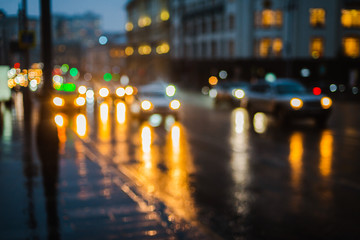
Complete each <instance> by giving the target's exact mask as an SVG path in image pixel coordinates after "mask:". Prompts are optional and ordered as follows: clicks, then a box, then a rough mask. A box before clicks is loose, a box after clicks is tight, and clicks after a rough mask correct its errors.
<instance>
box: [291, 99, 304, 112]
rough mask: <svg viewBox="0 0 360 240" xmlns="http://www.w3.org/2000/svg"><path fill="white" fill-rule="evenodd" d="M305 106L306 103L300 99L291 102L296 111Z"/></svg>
mask: <svg viewBox="0 0 360 240" xmlns="http://www.w3.org/2000/svg"><path fill="white" fill-rule="evenodd" d="M303 104H304V103H303V101H302V100H301V99H300V98H292V99H291V100H290V106H291V107H292V108H293V109H295V110H298V109H300V108H302V106H303Z"/></svg>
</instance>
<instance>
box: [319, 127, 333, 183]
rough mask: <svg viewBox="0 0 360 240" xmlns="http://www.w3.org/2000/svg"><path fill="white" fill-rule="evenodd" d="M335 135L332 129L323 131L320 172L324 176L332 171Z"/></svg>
mask: <svg viewBox="0 0 360 240" xmlns="http://www.w3.org/2000/svg"><path fill="white" fill-rule="evenodd" d="M333 142H334V139H333V135H332V133H331V131H330V130H326V131H324V132H323V133H322V136H321V140H320V162H319V168H320V172H321V174H322V175H323V176H324V177H327V176H329V175H330V173H331V165H332V155H333Z"/></svg>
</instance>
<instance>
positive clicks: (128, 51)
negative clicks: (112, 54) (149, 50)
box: [125, 47, 134, 56]
mask: <svg viewBox="0 0 360 240" xmlns="http://www.w3.org/2000/svg"><path fill="white" fill-rule="evenodd" d="M125 54H126V56H131V55H133V54H134V48H132V47H126V48H125Z"/></svg>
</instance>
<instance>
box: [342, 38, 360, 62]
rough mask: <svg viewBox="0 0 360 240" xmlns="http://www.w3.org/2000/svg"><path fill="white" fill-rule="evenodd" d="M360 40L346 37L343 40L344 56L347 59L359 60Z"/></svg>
mask: <svg viewBox="0 0 360 240" xmlns="http://www.w3.org/2000/svg"><path fill="white" fill-rule="evenodd" d="M359 43H360V41H359V38H357V37H345V38H344V39H343V47H344V54H345V56H347V57H352V58H357V57H359V56H360V48H359Z"/></svg>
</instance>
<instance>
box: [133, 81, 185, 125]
mask: <svg viewBox="0 0 360 240" xmlns="http://www.w3.org/2000/svg"><path fill="white" fill-rule="evenodd" d="M175 92H176V88H175V86H174V85H171V84H170V85H169V84H166V83H164V82H154V83H150V84H147V85H143V86H140V87H139V88H138V93H137V95H136V96H135V99H134V101H133V102H132V103H131V105H130V112H131V114H132V115H133V116H136V117H139V118H140V119H146V118H148V117H149V116H151V115H153V114H161V115H173V116H174V117H175V118H178V112H179V108H180V105H181V104H180V101H179V100H178V99H175Z"/></svg>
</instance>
